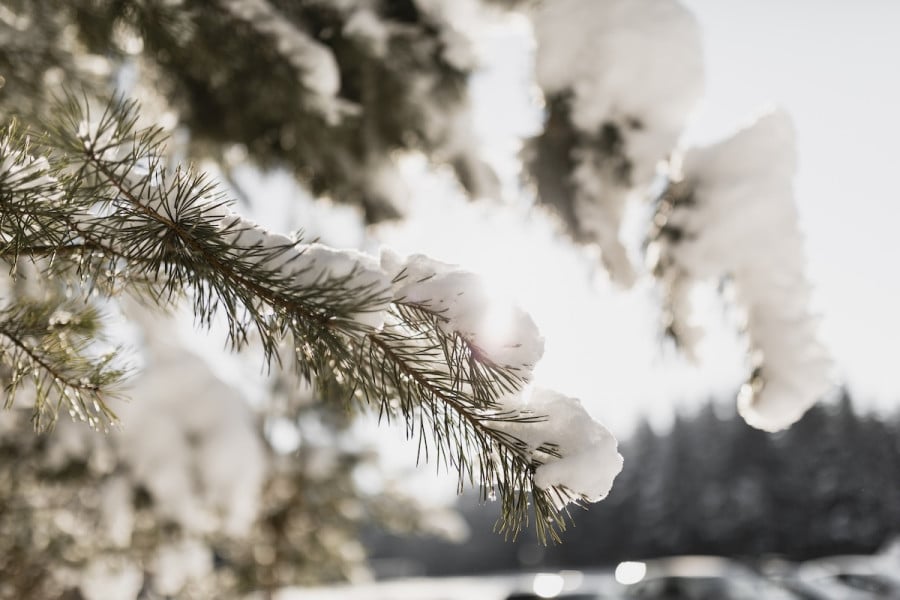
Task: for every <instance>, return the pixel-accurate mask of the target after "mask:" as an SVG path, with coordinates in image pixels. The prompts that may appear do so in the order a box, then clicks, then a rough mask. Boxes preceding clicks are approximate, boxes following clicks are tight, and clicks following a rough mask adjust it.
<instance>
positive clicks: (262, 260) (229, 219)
mask: <svg viewBox="0 0 900 600" xmlns="http://www.w3.org/2000/svg"><path fill="white" fill-rule="evenodd" d="M218 229H219V231H220V232H221V235H222V238H223V239H224V240H225V241H226V242H227V243H228V244H229V245H230V246H231V247H232V248H233V249H234V250H235V251H236V255H237V257H239V258H244V259H245V260H250V261H252V262H256V263H257V264H258V265H259V266H260V267H262V268H263V269H265V270H266V271H269V272H275V273H279V274H280V275H281V276H282V277H283V278H284V279H285V280H286V281H288V282H289V283H290V284H291V285H293V286H296V287H300V288H302V287H313V286H321V285H324V284H326V283H328V282H339V283H340V284H341V286H342V287H343V288H344V289H346V290H347V292H348V294H351V293H357V294H359V293H365V294H366V295H371V296H373V298H374V299H375V300H379V301H375V300H373V302H372V303H371V306H370V307H368V309H367V310H366V311H364V312H359V313H356V314H354V315H353V318H354V320H355V321H356V322H358V323H360V324H362V325H365V326H367V327H370V328H372V329H375V330H378V329H381V327H382V326H383V324H384V315H385V311H386V310H387V308H388V305H389V304H390V300H391V293H390V288H391V283H390V278H389V277H388V276H387V275H386V274H385V273H384V271H383V270H382V269H381V267H380V265H379V264H378V261H377V260H376V259H375V258H374V257H372V256H370V255H368V254H364V253H362V252H358V251H356V250H338V249H335V248H330V247H328V246H325V245H323V244H318V243H313V244H298V243H295V242H293V241H292V240H291V239H289V238H288V237H286V236H284V235H281V234H279V233H274V232H271V231H269V230H267V229H265V228H264V227H261V226H259V225H257V224H256V223H254V222H253V221H251V220H249V219H246V218H244V217H241V216H239V215H236V214H233V213H231V214H228V215H227V216H225V217H224V218H223V219H222V220H221V221H220V222H219V225H218Z"/></svg>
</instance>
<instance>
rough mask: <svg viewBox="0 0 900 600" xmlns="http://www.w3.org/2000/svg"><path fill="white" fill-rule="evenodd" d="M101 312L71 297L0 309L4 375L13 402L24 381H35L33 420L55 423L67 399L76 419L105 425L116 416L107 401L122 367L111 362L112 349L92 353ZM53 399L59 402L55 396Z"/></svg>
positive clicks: (40, 425)
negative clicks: (65, 300) (66, 300)
mask: <svg viewBox="0 0 900 600" xmlns="http://www.w3.org/2000/svg"><path fill="white" fill-rule="evenodd" d="M98 321H99V318H98V315H97V314H96V311H94V310H93V309H91V308H89V307H76V306H74V305H72V304H71V303H68V304H58V303H52V302H43V303H29V302H24V301H20V302H19V303H18V304H17V305H16V306H13V307H7V308H5V309H3V310H2V311H0V337H2V338H3V340H5V341H0V357H2V362H3V363H4V364H5V365H6V366H7V367H8V372H7V373H5V374H4V375H5V376H4V377H3V380H5V381H4V387H5V391H6V395H7V398H6V402H5V407H6V408H9V407H10V406H11V404H12V402H13V399H14V398H15V397H16V395H17V392H18V390H19V387H20V385H21V384H22V383H23V381H26V380H30V382H31V383H32V385H33V393H34V411H33V421H34V425H35V428H36V429H38V430H43V429H46V428H47V427H51V426H52V425H53V423H54V422H55V420H56V417H57V415H58V413H59V409H60V407H61V405H62V403H63V402H65V403H66V404H67V405H68V410H69V413H70V414H71V416H72V417H73V418H74V419H78V420H82V421H85V422H87V423H88V424H89V425H91V426H92V427H95V428H101V429H105V428H107V427H108V426H109V425H110V424H112V423H114V422H115V421H116V417H115V414H114V413H113V412H112V411H111V410H110V408H109V407H108V400H109V399H110V398H111V397H112V396H114V395H115V394H114V392H113V391H112V389H113V387H114V386H115V384H117V383H118V382H120V381H121V380H122V378H123V376H124V374H125V373H124V372H123V371H122V370H119V369H115V368H113V367H112V366H111V362H112V359H113V356H114V352H109V353H106V354H105V355H102V356H91V355H90V354H88V352H87V349H88V346H89V343H90V341H92V339H94V338H95V337H96V334H97V331H96V330H97V325H98ZM53 399H55V403H54V402H51V400H53Z"/></svg>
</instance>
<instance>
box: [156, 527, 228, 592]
mask: <svg viewBox="0 0 900 600" xmlns="http://www.w3.org/2000/svg"><path fill="white" fill-rule="evenodd" d="M212 569H213V557H212V550H211V549H210V547H209V546H208V545H207V544H205V543H203V542H201V541H199V540H193V539H184V540H181V541H180V542H178V543H174V544H168V545H166V546H162V547H161V548H159V550H158V551H157V553H156V560H155V568H154V575H155V576H154V578H153V588H154V589H155V590H156V591H157V592H158V593H159V594H162V595H163V596H174V595H176V594H178V593H179V592H180V591H181V590H182V588H183V587H184V586H185V585H186V584H188V583H189V582H191V581H199V580H202V579H203V578H204V577H206V576H208V575H209V574H210V573H211V572H212Z"/></svg>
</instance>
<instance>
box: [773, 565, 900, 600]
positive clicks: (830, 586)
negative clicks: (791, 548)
mask: <svg viewBox="0 0 900 600" xmlns="http://www.w3.org/2000/svg"><path fill="white" fill-rule="evenodd" d="M892 558H893V557H891V556H861V555H860V556H857V555H853V556H833V557H829V558H820V559H816V560H810V561H807V562H805V563H803V564H801V565H800V566H799V567H798V568H797V569H796V571H795V572H794V575H793V576H792V577H790V578H789V579H787V580H786V581H785V583H786V584H787V585H788V586H789V587H790V588H791V589H794V590H796V591H797V592H799V593H801V594H803V595H805V596H806V597H808V598H812V599H814V600H875V599H882V598H891V599H894V600H896V599H898V598H900V575H898V565H897V564H896V560H895V559H894V560H892Z"/></svg>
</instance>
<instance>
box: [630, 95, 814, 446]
mask: <svg viewBox="0 0 900 600" xmlns="http://www.w3.org/2000/svg"><path fill="white" fill-rule="evenodd" d="M795 170H796V157H795V154H794V129H793V125H792V123H791V120H790V118H789V117H788V116H787V115H786V114H785V113H784V112H781V111H776V112H772V113H769V114H767V115H765V116H763V117H760V118H759V119H758V120H757V121H756V122H755V123H753V124H752V125H750V126H748V127H747V128H745V129H742V130H741V131H739V132H737V133H735V134H734V135H733V136H731V137H730V138H728V139H725V140H723V141H721V142H718V143H716V144H712V145H710V146H707V147H703V148H693V149H691V150H689V151H687V152H686V153H685V155H684V158H683V162H682V165H681V169H680V172H676V173H674V174H673V179H674V181H672V182H671V183H670V185H669V188H668V190H667V191H666V192H665V193H664V194H663V196H662V197H661V199H660V202H659V206H658V210H657V214H656V217H655V219H654V223H655V224H656V227H655V229H654V231H653V232H652V235H651V237H652V241H651V242H650V247H649V252H648V253H649V257H650V259H651V261H652V263H653V267H654V270H655V273H656V275H657V276H658V277H659V278H660V279H661V280H662V282H663V284H664V287H665V288H666V291H667V295H668V303H669V308H668V312H669V315H670V316H669V319H668V327H669V331H670V333H671V334H672V335H673V337H674V338H675V339H676V341H677V342H678V343H679V344H680V345H681V346H682V347H684V348H685V350H687V351H688V353H690V352H691V351H692V348H693V346H694V344H695V343H696V342H697V340H698V338H699V336H700V335H701V333H702V332H701V331H700V330H699V329H697V328H696V327H695V326H694V325H692V323H691V321H692V313H691V311H692V307H691V302H690V292H691V290H692V288H693V286H694V285H695V284H696V283H698V282H701V281H709V280H712V281H717V280H720V279H722V278H727V279H728V280H729V284H730V287H731V288H732V291H733V294H732V296H733V303H734V304H735V305H736V306H737V307H739V308H740V309H741V311H742V312H743V319H744V330H745V332H746V335H747V338H748V340H749V345H750V359H751V363H752V364H751V368H752V370H753V372H752V374H751V377H750V378H749V381H748V382H747V383H746V384H744V386H743V387H742V388H741V391H740V394H739V397H738V408H739V410H740V413H741V415H742V416H743V417H744V419H745V420H746V421H747V422H748V423H750V424H751V425H753V426H755V427H759V428H761V429H765V430H768V431H775V430H779V429H784V428H785V427H788V426H789V425H791V424H792V423H794V422H795V421H796V420H797V419H799V418H800V417H801V416H802V415H803V413H804V412H806V410H807V409H808V408H809V407H810V406H812V404H813V403H814V402H816V401H817V400H818V399H819V398H821V397H822V396H823V395H824V394H825V393H826V392H827V391H828V389H829V388H830V386H831V382H830V377H829V370H830V365H831V362H830V360H829V358H828V355H827V352H826V351H825V350H824V348H823V347H822V345H821V343H820V342H819V340H818V338H817V322H816V319H815V318H814V317H813V316H812V315H811V314H810V311H809V310H810V309H809V305H810V297H811V291H810V286H809V284H808V283H807V281H806V278H805V273H804V270H805V264H804V259H803V256H804V253H803V236H802V234H801V232H800V228H799V224H798V216H797V209H796V207H795V205H794V190H793V180H794V173H795Z"/></svg>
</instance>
